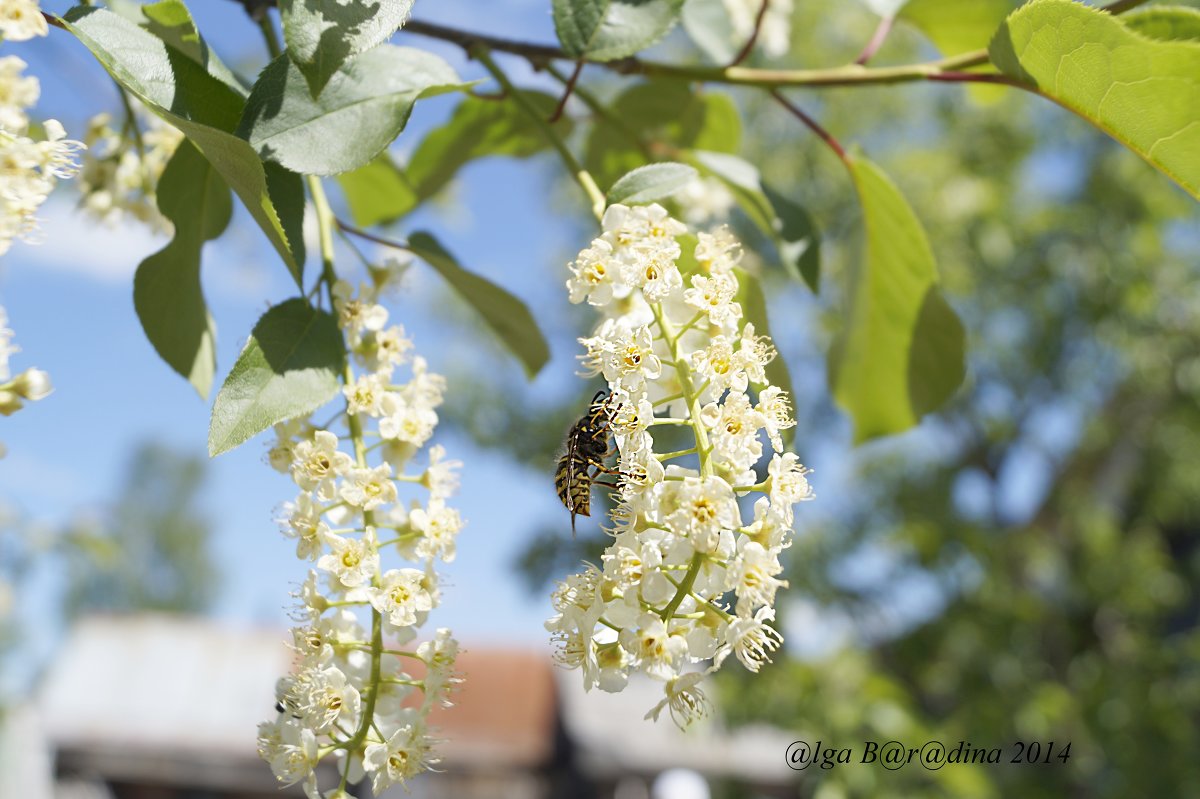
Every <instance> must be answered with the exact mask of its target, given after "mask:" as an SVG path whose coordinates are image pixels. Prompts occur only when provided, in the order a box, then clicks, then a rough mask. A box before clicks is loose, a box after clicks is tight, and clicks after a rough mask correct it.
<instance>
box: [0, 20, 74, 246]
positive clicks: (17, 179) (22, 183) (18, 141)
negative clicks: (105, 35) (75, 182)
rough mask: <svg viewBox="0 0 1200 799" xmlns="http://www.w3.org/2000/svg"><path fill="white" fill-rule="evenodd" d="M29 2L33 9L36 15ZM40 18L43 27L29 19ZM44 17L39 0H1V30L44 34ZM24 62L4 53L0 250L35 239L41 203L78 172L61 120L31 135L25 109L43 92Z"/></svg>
mask: <svg viewBox="0 0 1200 799" xmlns="http://www.w3.org/2000/svg"><path fill="white" fill-rule="evenodd" d="M27 6H28V7H30V8H32V9H33V12H32V16H30V15H29V13H28V8H27ZM32 19H36V20H37V21H38V22H40V23H41V27H40V28H39V27H38V26H37V25H35V24H33V23H32V22H30V21H29V20H32ZM45 25H46V22H45V20H43V19H42V15H41V13H40V12H39V11H38V10H37V4H36V3H25V2H11V1H10V2H7V3H5V2H4V1H3V0H0V33H2V34H3V35H4V36H5V37H6V38H9V39H18V38H25V39H27V38H29V37H30V36H34V35H45ZM25 66H26V64H25V62H24V61H22V60H21V59H20V58H17V57H16V56H11V55H10V56H4V57H3V58H0V255H3V254H4V253H6V252H8V248H9V247H10V246H11V245H12V240H13V239H15V238H20V239H24V240H27V241H31V240H36V234H37V217H36V216H35V214H36V213H37V210H38V208H40V207H41V205H42V203H44V202H45V201H46V198H47V197H48V196H49V195H50V192H51V190H53V189H54V184H55V183H56V182H57V181H58V180H60V179H66V178H70V177H73V176H74V175H75V173H76V172H78V171H79V166H78V164H76V163H75V154H76V153H77V152H79V150H81V149H82V148H83V144H82V143H81V142H77V141H73V140H71V139H68V138H66V135H67V134H66V131H64V130H63V126H62V125H61V124H59V122H58V121H57V120H54V119H47V120H46V121H45V122H44V123H43V124H42V128H43V131H44V133H45V137H44V138H34V137H31V136H30V135H28V134H29V117H28V116H27V114H26V111H27V110H28V109H29V108H30V107H31V106H33V105H34V103H36V102H37V100H38V95H39V94H40V91H41V89H40V87H39V85H38V81H37V78H34V77H28V76H24V75H22V74H21V73H22V72H23V71H24V69H25Z"/></svg>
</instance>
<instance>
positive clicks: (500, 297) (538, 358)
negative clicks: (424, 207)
mask: <svg viewBox="0 0 1200 799" xmlns="http://www.w3.org/2000/svg"><path fill="white" fill-rule="evenodd" d="M408 246H409V248H410V249H411V250H412V251H413V253H415V254H416V255H417V256H418V257H419V258H421V259H422V260H423V261H425V262H426V263H427V264H429V265H430V266H432V267H433V268H434V269H436V270H437V271H438V272H439V273H440V274H441V276H442V277H444V278H445V279H446V282H447V283H449V284H450V287H451V288H453V289H454V290H455V292H457V293H458V296H460V297H462V298H463V299H464V300H466V301H467V303H468V304H469V305H470V306H471V307H472V308H474V309H475V310H476V311H477V312H478V313H479V315H480V316H481V317H483V321H484V322H486V323H487V326H488V327H490V328H491V329H492V332H493V333H495V334H496V337H497V338H498V339H499V340H500V342H501V343H502V344H503V345H504V346H505V347H507V348H508V350H509V351H510V352H512V354H513V355H516V356H517V358H518V359H520V361H521V363H522V364H523V365H524V366H525V373H526V374H527V375H528V376H529V377H533V376H534V375H536V374H537V373H538V372H539V371H541V368H542V366H544V365H545V363H546V361H547V360H549V359H550V348H549V347H548V346H547V345H546V339H545V338H544V337H543V336H542V331H541V330H539V329H538V325H537V321H536V320H535V319H534V318H533V314H531V313H530V312H529V309H528V308H527V307H525V303H523V302H521V300H519V299H518V298H517V297H515V296H513V295H512V294H510V293H509V292H508V291H506V290H505V289H503V288H501V287H500V286H497V285H496V284H495V283H492V282H491V281H490V280H487V279H486V278H483V277H480V276H479V275H477V274H475V273H473V272H468V271H467V270H465V269H463V268H462V266H460V265H459V263H458V261H457V260H455V258H454V256H453V255H451V254H450V253H449V252H447V250H446V248H445V247H443V246H442V245H441V243H440V242H438V240H437V239H435V238H434V237H433V236H431V235H430V234H428V233H421V232H417V233H413V234H412V235H411V236H409V237H408Z"/></svg>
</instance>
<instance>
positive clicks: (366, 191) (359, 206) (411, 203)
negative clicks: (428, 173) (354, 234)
mask: <svg viewBox="0 0 1200 799" xmlns="http://www.w3.org/2000/svg"><path fill="white" fill-rule="evenodd" d="M337 182H338V185H339V186H341V187H342V194H344V195H345V197H346V204H347V205H348V206H350V217H351V218H352V219H353V220H354V224H356V225H358V226H359V227H372V226H374V225H382V224H386V223H388V222H394V221H396V220H397V219H399V218H400V217H402V216H404V215H405V214H407V213H408V212H409V211H411V210H412V209H414V208H416V207H417V204H418V203H419V202H420V198H419V197H418V196H417V191H416V188H414V187H413V185H412V181H411V180H410V179H409V177H408V175H407V174H406V173H405V172H404V171H403V170H402V169H400V168H399V167H398V166H396V163H395V162H394V161H392V157H391V156H390V155H388V154H387V153H386V152H383V153H380V154H379V155H378V156H376V157H375V159H374V160H372V161H371V162H370V163H369V164H365V165H363V166H360V167H359V168H358V169H355V170H353V171H352V172H343V173H342V174H340V175H338V176H337Z"/></svg>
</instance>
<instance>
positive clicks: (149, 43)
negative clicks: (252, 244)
mask: <svg viewBox="0 0 1200 799" xmlns="http://www.w3.org/2000/svg"><path fill="white" fill-rule="evenodd" d="M64 24H65V25H66V27H67V29H68V30H70V31H71V32H72V33H73V34H75V36H76V38H78V39H79V41H81V42H82V43H83V44H84V46H86V47H87V48H88V49H89V50H91V51H92V54H93V55H94V56H96V58H97V60H99V61H100V63H101V64H102V65H103V66H104V68H105V69H107V70H108V72H109V74H111V75H112V76H113V79H114V80H116V81H117V83H119V84H121V86H123V87H124V88H125V89H127V90H128V91H129V92H131V93H132V94H133V95H135V96H136V97H137V98H138V99H139V100H141V101H142V103H144V104H145V105H146V107H147V108H148V109H150V110H151V111H152V112H154V113H155V114H157V115H158V116H160V117H162V119H164V120H165V121H166V122H168V123H170V124H171V125H174V126H175V127H177V128H179V130H181V131H183V133H184V135H186V136H187V137H188V139H190V140H191V142H192V144H194V145H195V146H196V149H198V150H199V151H200V152H201V153H203V154H204V157H205V158H207V159H208V161H209V163H211V164H212V165H213V168H215V169H216V170H217V172H218V173H220V175H221V177H222V178H224V180H225V182H226V183H227V184H229V187H230V188H232V189H233V190H234V192H236V193H237V195H238V197H240V198H241V200H242V202H243V203H245V205H246V208H247V209H248V210H249V211H250V215H251V216H253V217H254V220H255V221H256V222H258V225H259V227H261V228H262V230H263V232H264V233H266V235H267V238H268V239H269V240H270V242H271V244H272V245H273V246H274V247H275V249H276V250H277V251H278V252H279V255H280V257H282V258H283V260H284V263H285V264H287V266H288V269H289V270H290V271H291V273H292V277H293V278H294V279H295V280H296V283H297V285H300V283H301V279H302V273H303V268H304V237H303V222H304V186H303V184H302V183H301V181H300V176H299V175H296V174H294V173H291V172H288V171H287V170H284V169H283V168H282V167H279V166H276V165H273V164H266V165H264V164H263V162H262V161H261V160H259V157H258V155H257V154H256V153H255V152H254V150H253V149H252V148H251V147H250V145H249V144H248V143H247V142H245V141H243V140H242V139H239V138H238V137H237V136H234V135H233V130H234V129H235V128H236V127H237V123H238V120H239V119H241V116H242V107H243V105H244V101H243V99H242V96H241V95H240V94H239V93H238V92H237V90H235V89H234V88H233V87H231V86H229V85H227V84H225V83H222V82H221V81H219V80H217V79H216V78H214V77H213V76H212V75H210V74H208V72H206V71H205V69H204V67H202V66H201V65H200V64H198V63H197V62H195V61H193V60H192V59H190V58H188V57H187V56H186V55H184V54H182V53H180V51H178V50H176V49H175V48H173V47H170V46H168V45H167V44H166V43H165V42H163V41H162V40H161V39H159V38H158V37H156V36H154V35H153V34H151V33H149V32H147V31H145V30H143V29H142V28H140V27H138V26H137V25H136V24H134V23H132V22H130V21H129V20H127V19H125V18H123V17H121V16H118V15H116V14H113V13H112V12H110V11H106V10H104V9H100V8H90V7H76V8H73V9H71V10H70V11H69V12H68V13H67V15H66V17H64Z"/></svg>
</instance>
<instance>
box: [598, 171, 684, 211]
mask: <svg viewBox="0 0 1200 799" xmlns="http://www.w3.org/2000/svg"><path fill="white" fill-rule="evenodd" d="M698 174H699V173H697V172H696V170H695V168H694V167H690V166H688V165H687V164H676V163H671V162H664V163H660V164H648V165H646V166H641V167H638V168H637V169H635V170H633V171H632V172H630V173H629V174H627V175H625V176H623V177H622V178H621V179H620V180H618V181H617V182H616V183H614V184H613V185H612V188H611V189H609V190H608V203H609V205H613V204H616V203H627V204H630V205H636V204H638V203H649V202H654V201H655V200H661V199H663V198H665V197H670V196H671V195H672V194H674V193H675V192H677V191H679V190H680V189H682V188H683V187H684V186H686V185H687V184H689V183H691V182H692V181H693V180H695V179H696V178H697V177H698Z"/></svg>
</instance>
